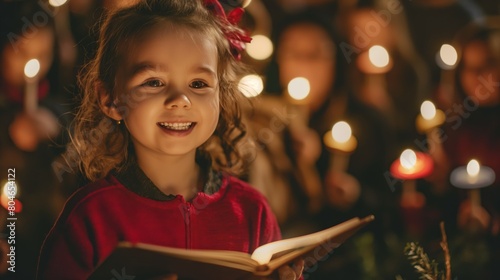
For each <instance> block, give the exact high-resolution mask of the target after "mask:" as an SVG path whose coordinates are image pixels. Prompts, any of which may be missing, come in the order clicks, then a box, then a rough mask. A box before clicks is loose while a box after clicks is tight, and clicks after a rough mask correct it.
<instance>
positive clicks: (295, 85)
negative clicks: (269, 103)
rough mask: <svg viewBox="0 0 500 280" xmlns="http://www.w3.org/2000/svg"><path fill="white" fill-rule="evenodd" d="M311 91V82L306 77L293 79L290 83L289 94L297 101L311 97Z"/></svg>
mask: <svg viewBox="0 0 500 280" xmlns="http://www.w3.org/2000/svg"><path fill="white" fill-rule="evenodd" d="M310 90H311V86H310V85H309V81H308V80H307V79H306V78H304V77H297V78H293V79H292V80H291V81H290V82H289V83H288V93H289V94H290V97H292V98H293V99H295V100H302V99H305V98H306V97H307V96H308V95H309V91H310Z"/></svg>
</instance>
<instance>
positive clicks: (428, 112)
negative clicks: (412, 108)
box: [420, 100, 436, 120]
mask: <svg viewBox="0 0 500 280" xmlns="http://www.w3.org/2000/svg"><path fill="white" fill-rule="evenodd" d="M420 114H422V117H423V118H424V119H426V120H432V119H433V118H434V117H435V116H436V106H434V103H432V102H430V101H429V100H426V101H424V102H423V103H422V105H421V106H420Z"/></svg>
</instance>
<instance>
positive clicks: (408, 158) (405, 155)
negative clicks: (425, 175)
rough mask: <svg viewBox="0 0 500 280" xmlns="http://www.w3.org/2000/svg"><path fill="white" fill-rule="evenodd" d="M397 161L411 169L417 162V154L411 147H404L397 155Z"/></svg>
mask: <svg viewBox="0 0 500 280" xmlns="http://www.w3.org/2000/svg"><path fill="white" fill-rule="evenodd" d="M399 161H400V162H401V165H402V166H403V167H404V168H406V169H412V168H414V167H415V164H417V154H415V152H414V151H413V150H411V149H406V150H404V151H403V152H402V153H401V155H400V156H399Z"/></svg>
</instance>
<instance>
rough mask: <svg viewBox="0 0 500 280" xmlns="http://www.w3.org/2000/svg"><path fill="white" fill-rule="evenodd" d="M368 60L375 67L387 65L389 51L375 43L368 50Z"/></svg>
mask: <svg viewBox="0 0 500 280" xmlns="http://www.w3.org/2000/svg"><path fill="white" fill-rule="evenodd" d="M368 57H369V58H370V62H371V63H372V64H373V65H375V66H376V67H379V68H383V67H386V66H387V65H389V53H388V52H387V50H386V49H385V48H384V47H382V46H379V45H375V46H373V47H371V48H370V50H368Z"/></svg>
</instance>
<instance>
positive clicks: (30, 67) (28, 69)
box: [24, 59, 40, 78]
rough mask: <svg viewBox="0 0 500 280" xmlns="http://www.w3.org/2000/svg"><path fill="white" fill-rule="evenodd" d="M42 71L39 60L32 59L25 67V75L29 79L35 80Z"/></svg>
mask: <svg viewBox="0 0 500 280" xmlns="http://www.w3.org/2000/svg"><path fill="white" fill-rule="evenodd" d="M38 71H40V62H39V61H38V59H31V60H30V61H28V62H27V63H26V65H25V66H24V75H25V76H26V77H28V78H34V77H35V76H36V75H37V74H38Z"/></svg>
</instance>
